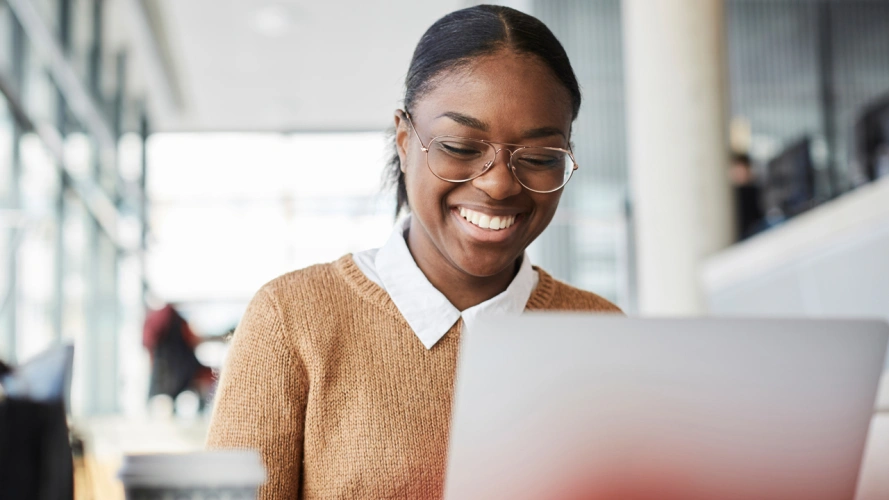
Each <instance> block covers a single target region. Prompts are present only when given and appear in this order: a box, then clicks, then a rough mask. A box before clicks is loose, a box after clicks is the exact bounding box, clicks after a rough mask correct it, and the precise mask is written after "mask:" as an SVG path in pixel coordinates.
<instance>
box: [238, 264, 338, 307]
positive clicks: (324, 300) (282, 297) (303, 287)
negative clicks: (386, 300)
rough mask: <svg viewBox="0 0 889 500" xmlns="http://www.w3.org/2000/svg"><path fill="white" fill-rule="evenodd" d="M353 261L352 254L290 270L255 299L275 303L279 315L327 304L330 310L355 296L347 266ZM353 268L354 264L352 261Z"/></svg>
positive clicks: (273, 281) (266, 286) (274, 280)
mask: <svg viewBox="0 0 889 500" xmlns="http://www.w3.org/2000/svg"><path fill="white" fill-rule="evenodd" d="M347 260H348V262H350V263H351V262H352V258H351V256H350V255H346V256H343V257H341V258H340V259H338V260H336V261H334V262H328V263H324V264H316V265H313V266H309V267H306V268H303V269H298V270H295V271H290V272H288V273H285V274H282V275H281V276H278V277H277V278H275V279H273V280H271V281H269V282H268V283H266V284H265V285H263V286H262V287H261V288H260V289H259V291H258V292H257V293H256V297H255V298H254V300H267V301H269V302H271V303H273V304H274V305H275V307H276V308H277V309H278V311H279V313H280V314H286V313H287V312H288V311H293V310H294V309H297V310H300V309H305V308H311V307H312V306H322V307H323V306H326V307H325V309H329V308H330V307H331V306H334V305H336V304H337V303H339V302H341V301H343V300H348V299H349V295H354V290H353V289H352V288H353V287H350V286H349V279H348V278H349V277H348V276H347V275H346V274H344V272H343V271H344V268H348V267H349V266H348V265H347V264H346V261H347ZM351 266H352V267H354V263H352V264H351Z"/></svg>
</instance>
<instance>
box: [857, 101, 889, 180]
mask: <svg viewBox="0 0 889 500" xmlns="http://www.w3.org/2000/svg"><path fill="white" fill-rule="evenodd" d="M854 140H855V148H854V154H855V158H854V164H855V169H854V170H855V171H854V172H853V176H855V178H854V179H853V183H854V184H862V183H864V182H870V181H873V180H875V179H878V178H880V177H886V176H889V95H886V96H884V97H882V98H881V99H878V100H876V101H874V102H872V103H870V104H868V105H867V106H865V107H864V109H863V110H862V112H861V115H860V116H859V118H858V121H857V122H856V123H855V138H854Z"/></svg>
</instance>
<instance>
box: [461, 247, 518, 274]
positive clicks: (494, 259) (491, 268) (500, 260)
mask: <svg viewBox="0 0 889 500" xmlns="http://www.w3.org/2000/svg"><path fill="white" fill-rule="evenodd" d="M483 253H484V252H479V254H483ZM479 254H475V255H467V256H464V257H462V258H459V259H454V260H453V262H454V264H456V266H457V267H458V268H459V269H460V270H462V271H463V272H464V273H466V274H468V275H470V276H475V277H477V278H486V277H488V276H494V275H496V274H499V273H502V272H503V271H505V270H507V269H509V270H512V269H513V266H515V262H516V259H518V258H519V255H521V254H519V255H516V256H513V257H501V256H485V255H479Z"/></svg>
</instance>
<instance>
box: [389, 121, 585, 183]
mask: <svg viewBox="0 0 889 500" xmlns="http://www.w3.org/2000/svg"><path fill="white" fill-rule="evenodd" d="M398 111H400V112H401V113H402V114H404V117H405V118H406V119H407V122H408V123H409V124H410V126H411V129H413V131H414V135H416V136H417V140H418V141H419V142H420V149H422V150H423V152H424V153H426V168H428V169H429V171H430V172H432V175H434V176H436V177H438V178H439V179H441V180H443V181H445V182H454V183H462V182H469V181H471V180H473V179H477V178H479V177H481V176H483V175H485V174H486V173H487V172H488V171H489V170H491V167H492V166H494V163H495V162H496V161H497V154H498V153H500V152H501V151H503V150H504V149H506V150H507V151H509V158H508V159H507V160H506V166H507V167H509V171H510V173H512V176H513V177H515V180H516V181H518V183H519V184H520V185H521V186H522V187H523V188H525V189H527V190H528V191H531V192H533V193H540V194H547V193H554V192H556V191H558V190H560V189H562V188H563V187H565V186H566V185H567V184H568V181H570V180H571V177H572V176H573V175H574V171H575V170H577V169H578V167H579V165H578V164H577V160H575V159H574V153H572V152H571V150H569V149H562V148H553V147H548V146H523V145H521V144H509V143H506V142H497V143H494V142H491V141H486V140H484V139H473V138H471V137H460V136H458V135H438V136H435V137H433V138H432V139H430V140H429V145H430V146H431V145H432V143H433V142H435V141H436V140H438V139H444V138H451V139H462V140H466V141H475V142H481V143H484V144H487V145H488V146H490V147H491V148H493V149H494V159H493V160H491V161H489V162H488V163H487V165H486V166H485V168H484V170H482V171H481V172H479V173H478V174H476V175H473V176H472V177H470V178H468V179H462V180H454V179H445V178H444V177H442V176H440V175H438V174H437V173H435V170H433V169H432V166H431V165H429V147H428V146H426V145H425V144H423V139H421V138H420V133H419V132H418V131H417V128H416V127H414V121H413V120H412V119H411V114H410V113H408V112H407V111H405V110H403V109H399V110H398ZM498 145H499V146H513V147H514V148H515V149H508V148H505V147H501V148H499V149H498V148H497V146H498ZM523 149H548V150H551V151H561V152H562V153H567V154H568V157H569V158H571V162H572V163H574V168H572V169H571V172H570V173H569V174H568V177H567V178H566V179H565V182H563V183H562V185H561V186H559V187H557V188H555V189H550V190H549V191H540V190H537V189H531V188H529V187H528V186H526V185H525V183H524V182H522V180H521V179H519V176H518V174H516V168H515V167H514V166H513V165H512V155H514V154H515V153H516V152H517V151H521V150H523Z"/></svg>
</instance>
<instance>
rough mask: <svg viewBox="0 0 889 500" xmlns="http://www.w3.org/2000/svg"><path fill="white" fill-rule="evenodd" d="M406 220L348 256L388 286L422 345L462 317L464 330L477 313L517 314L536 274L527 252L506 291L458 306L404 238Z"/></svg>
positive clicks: (429, 346) (433, 340) (435, 339)
mask: <svg viewBox="0 0 889 500" xmlns="http://www.w3.org/2000/svg"><path fill="white" fill-rule="evenodd" d="M409 225H410V217H407V218H405V219H404V221H403V222H402V223H399V224H396V226H395V228H394V229H393V231H392V235H391V236H390V237H389V240H388V241H387V242H386V244H385V245H383V246H382V247H381V248H374V249H371V250H365V251H363V252H358V253H355V254H353V255H352V258H353V259H354V260H355V264H356V265H358V268H359V269H361V271H362V272H363V273H364V274H365V276H367V278H368V279H369V280H371V281H373V282H374V283H376V284H377V285H380V287H382V288H383V290H386V292H387V293H388V294H389V297H391V298H392V302H393V303H395V307H397V308H398V310H399V312H401V315H402V316H404V319H405V320H407V323H408V325H410V327H411V329H413V330H414V333H416V334H417V337H419V339H420V342H422V343H423V345H424V346H426V349H432V346H434V345H435V344H436V342H438V341H439V340H440V339H441V338H442V337H443V336H444V335H445V334H446V333H447V332H448V330H450V329H451V327H452V326H454V323H456V322H457V320H458V319H460V318H461V317H462V318H463V329H464V331H465V330H467V329H471V328H472V325H473V324H474V323H475V322H476V321H478V320H479V319H480V318H484V317H491V316H504V315H508V316H515V315H518V314H521V313H522V311H524V310H525V304H527V303H528V299H529V298H530V297H531V293H532V292H533V291H534V289H535V288H536V287H537V281H538V279H539V277H538V275H537V271H535V270H534V269H533V268H532V267H531V260H530V259H529V258H528V254H527V253H525V255H523V256H522V264H521V266H520V267H519V272H518V274H516V277H515V278H513V280H512V283H510V284H509V286H508V287H507V288H506V290H505V291H503V292H502V293H500V294H499V295H497V296H496V297H493V298H491V299H488V300H486V301H484V302H482V303H481V304H478V305H475V306H472V307H470V308H469V309H466V310H465V311H462V312H461V311H460V310H458V309H457V308H456V307H454V305H453V304H451V302H450V301H448V299H447V298H446V297H445V296H444V294H442V293H441V292H440V291H438V289H437V288H435V287H434V286H433V285H432V283H430V282H429V280H428V279H427V278H426V275H425V274H423V271H421V270H420V268H419V267H418V266H417V263H416V262H415V261H414V258H413V256H412V255H411V252H410V250H408V247H407V242H406V241H405V239H404V236H405V232H406V231H407V228H408V226H409Z"/></svg>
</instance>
